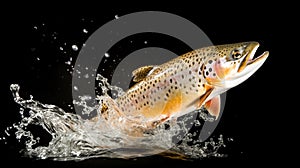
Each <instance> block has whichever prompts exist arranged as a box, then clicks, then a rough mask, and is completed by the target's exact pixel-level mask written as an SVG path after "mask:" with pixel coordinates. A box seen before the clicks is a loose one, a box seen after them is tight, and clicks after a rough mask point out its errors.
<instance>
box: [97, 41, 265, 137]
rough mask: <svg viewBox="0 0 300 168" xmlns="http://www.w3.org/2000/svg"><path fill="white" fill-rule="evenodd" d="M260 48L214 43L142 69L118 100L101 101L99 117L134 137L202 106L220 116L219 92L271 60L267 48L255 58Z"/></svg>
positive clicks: (212, 113)
mask: <svg viewBox="0 0 300 168" xmlns="http://www.w3.org/2000/svg"><path fill="white" fill-rule="evenodd" d="M258 47H259V43H258V42H243V43H234V44H225V45H217V46H209V47H204V48H200V49H197V50H194V51H191V52H188V53H186V54H183V55H181V56H178V57H177V58H175V59H172V60H170V61H168V62H166V63H164V64H161V65H149V66H144V67H140V68H138V69H136V70H134V71H133V81H134V82H136V84H135V85H133V86H132V87H131V88H130V89H128V90H127V91H126V92H125V93H124V94H123V95H121V96H120V97H118V98H116V99H111V98H107V97H106V98H103V99H102V100H101V105H100V107H99V110H98V111H99V116H101V117H102V118H103V119H104V120H105V121H106V122H108V124H110V125H111V126H112V127H116V128H118V129H120V130H122V131H124V132H126V133H128V134H129V135H133V136H140V135H143V134H144V133H145V132H147V130H151V129H154V128H156V127H157V126H158V125H160V124H162V123H164V122H166V121H168V120H170V119H171V118H177V117H179V116H182V115H185V114H187V113H190V112H192V111H194V110H197V109H200V108H202V107H204V108H206V109H207V111H208V113H209V114H210V115H211V116H214V117H215V118H216V119H217V118H218V116H219V113H220V94H222V93H224V92H226V91H227V90H228V89H230V88H232V87H235V86H237V85H239V84H240V83H242V82H244V81H245V80H246V79H248V78H249V77H250V76H251V75H252V74H253V73H255V72H256V71H257V70H258V69H259V68H260V67H261V66H262V65H263V63H264V62H265V60H266V59H267V57H268V55H269V52H268V51H266V52H264V53H263V54H261V55H260V56H258V57H256V58H254V55H255V52H256V50H257V48H258Z"/></svg>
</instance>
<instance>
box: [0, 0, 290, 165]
mask: <svg viewBox="0 0 300 168" xmlns="http://www.w3.org/2000/svg"><path fill="white" fill-rule="evenodd" d="M58 6H59V5H58ZM95 6H96V7H95ZM120 6H121V5H120ZM82 8H84V9H82ZM82 8H73V7H71V6H68V5H66V6H63V7H62V6H61V8H59V9H57V8H55V7H52V6H48V4H47V3H45V4H42V5H40V6H39V7H35V6H34V5H32V6H31V5H29V7H28V6H26V7H25V6H24V7H19V8H15V7H11V8H10V7H9V8H8V9H9V10H7V12H2V13H1V31H0V33H1V41H2V45H1V49H2V53H1V67H0V72H1V83H0V93H1V107H2V108H1V109H2V110H1V117H0V119H1V122H0V126H1V130H4V129H5V128H6V127H7V126H10V125H11V124H12V123H14V122H16V121H18V120H19V119H20V117H19V114H18V106H17V105H16V104H15V103H14V102H13V98H12V95H11V92H10V90H9V85H10V84H12V83H18V84H20V85H21V95H22V96H23V97H26V98H28V97H29V95H33V96H34V99H36V100H39V101H41V102H43V103H48V104H55V105H58V106H60V107H62V108H64V109H68V108H69V107H68V106H67V105H68V104H71V102H72V99H71V98H72V94H71V91H72V88H71V75H69V73H68V72H67V71H66V69H67V68H68V67H69V66H67V65H66V64H65V63H64V62H66V61H67V60H68V58H69V56H72V57H73V59H74V58H76V55H77V54H78V51H77V52H76V51H72V49H71V45H72V44H77V45H80V44H82V43H84V41H85V40H87V38H88V37H89V35H91V34H92V32H93V31H95V30H97V29H98V28H99V27H100V26H102V25H103V24H105V23H107V22H108V21H110V20H112V19H114V17H115V15H118V16H122V15H125V14H129V13H132V12H138V11H145V10H158V11H165V12H170V13H174V14H177V15H179V16H181V17H184V18H186V19H188V20H190V21H191V22H193V23H195V24H196V25H197V26H199V27H200V28H201V29H202V30H203V31H204V32H205V33H206V34H207V36H208V37H209V38H210V39H211V40H212V42H213V43H214V44H225V43H234V42H243V41H258V42H259V43H260V44H261V46H260V48H259V50H258V51H257V52H258V54H260V53H262V52H263V51H266V50H268V51H270V56H269V58H268V60H267V61H266V62H265V64H264V65H263V66H262V68H261V69H259V70H258V71H257V72H256V73H255V74H254V75H253V76H251V77H250V78H249V79H248V80H247V81H246V82H244V83H242V84H240V85H238V86H237V87H235V88H233V89H231V90H229V91H228V93H227V99H226V105H225V110H224V113H223V116H222V118H221V121H220V123H219V125H218V127H217V129H216V131H215V132H214V134H216V135H218V134H223V135H224V136H227V137H232V138H233V139H234V141H233V142H230V143H228V145H227V147H226V148H225V149H224V151H223V152H224V153H227V154H228V157H226V158H208V159H203V160H197V161H178V160H170V159H166V158H162V157H159V156H153V157H147V158H140V159H136V160H121V159H100V158H99V159H89V160H86V161H81V162H73V161H70V162H57V161H51V160H35V159H30V158H23V157H21V156H20V155H19V154H18V151H19V148H20V146H19V145H18V144H17V143H16V142H14V141H13V140H11V141H9V143H8V144H6V145H4V144H3V143H2V142H1V151H0V153H1V158H0V160H1V164H2V162H3V163H8V164H10V165H15V164H19V163H21V164H23V165H24V166H31V167H130V166H149V165H150V166H155V167H167V166H173V167H190V166H191V167H200V166H206V165H216V164H221V165H223V164H225V163H226V165H236V166H239V167H240V166H241V167H244V165H246V164H249V163H254V164H255V163H258V162H260V161H263V162H264V163H267V164H269V163H271V162H272V161H274V158H279V160H281V159H283V157H284V156H282V154H283V153H281V152H279V151H280V150H281V148H285V146H284V144H283V143H281V140H282V137H284V136H285V135H284V133H282V131H280V130H281V129H280V127H281V125H280V123H281V122H282V121H281V120H278V119H276V118H277V117H278V115H281V114H280V112H281V110H279V108H280V105H279V104H278V101H277V98H276V96H278V94H276V93H274V89H273V88H272V87H273V86H274V85H278V87H280V86H279V85H280V83H278V78H276V77H274V75H275V76H278V75H279V76H280V73H281V72H280V68H278V66H277V65H276V64H277V63H278V61H276V59H278V57H279V51H278V47H275V46H277V41H278V39H279V38H280V34H281V33H280V31H278V29H277V28H278V25H281V24H285V22H287V21H283V20H284V19H282V16H281V14H280V10H277V9H279V8H274V7H269V6H267V5H263V4H261V3H255V4H249V3H247V4H230V3H229V4H224V6H223V4H219V5H218V4H214V3H212V4H209V5H192V4H190V5H186V4H185V5H176V6H175V5H174V6H161V5H159V4H153V3H152V4H151V5H150V4H149V5H148V4H144V5H142V7H130V8H129V7H127V8H125V7H119V6H118V7H116V6H106V5H96V4H90V6H88V5H87V7H82ZM43 24H45V25H44V26H43ZM34 26H37V27H38V29H37V30H35V29H34ZM83 28H86V29H87V30H88V31H89V32H88V33H87V34H84V33H82V30H83ZM53 32H57V40H52V37H51V35H52V34H53ZM43 34H44V35H43ZM138 40H139V39H137V41H138ZM142 40H144V39H142ZM145 40H149V39H145ZM64 42H66V43H67V47H65V48H68V49H67V54H63V53H62V51H60V50H59V47H60V46H63V44H64ZM153 43H155V44H157V42H156V41H155V40H153ZM150 45H151V40H150V44H149V45H148V46H150ZM172 47H174V48H180V47H181V46H167V48H172ZM179 52H180V51H179ZM37 57H39V58H40V61H37ZM280 88H281V89H283V88H282V87H280ZM275 91H276V90H275ZM274 107H276V108H274ZM275 117H276V118H275ZM2 134H3V132H2V133H1V135H2ZM3 135H4V134H3ZM46 138H47V137H46ZM277 161H278V160H277Z"/></svg>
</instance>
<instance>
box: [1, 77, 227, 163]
mask: <svg viewBox="0 0 300 168" xmlns="http://www.w3.org/2000/svg"><path fill="white" fill-rule="evenodd" d="M96 80H99V81H100V87H101V90H102V92H103V95H104V96H99V97H98V98H97V99H98V101H99V102H101V99H103V98H105V97H106V96H108V94H107V91H109V90H111V91H112V90H113V91H115V92H117V96H120V95H122V94H123V93H124V92H123V90H122V89H121V88H119V87H116V86H111V85H109V83H108V82H107V79H106V78H104V77H102V76H101V75H98V77H97V79H96ZM10 89H11V91H12V94H13V97H14V100H15V102H16V103H17V104H19V105H20V106H21V108H20V114H21V118H22V119H21V121H19V122H18V123H15V124H13V126H12V127H10V128H11V129H13V128H14V129H15V136H16V139H17V140H19V141H20V140H21V139H25V147H26V148H25V150H24V151H23V152H24V154H25V155H26V156H29V157H36V158H39V159H46V158H50V159H54V160H84V159H88V158H94V157H108V158H134V157H143V156H149V155H154V154H158V153H159V154H160V155H162V156H165V157H172V158H177V159H186V158H203V157H209V156H214V157H223V156H224V154H220V153H219V152H218V150H219V149H220V148H221V147H225V144H224V141H223V137H222V135H220V136H219V137H217V138H216V139H213V138H210V140H207V141H205V142H201V141H200V140H199V139H198V138H197V137H198V136H199V135H198V134H197V133H196V132H194V133H193V132H190V131H189V127H188V125H190V124H191V123H194V125H195V126H200V125H201V121H202V122H203V121H208V122H212V121H213V118H210V117H209V116H208V115H207V114H206V113H205V112H204V110H198V111H195V112H192V113H190V114H187V115H185V116H183V117H180V118H178V119H177V121H176V122H174V121H172V120H171V121H169V122H167V123H166V124H164V125H161V126H159V127H158V128H157V129H156V130H154V131H153V133H152V134H151V135H149V136H143V137H131V136H128V135H126V134H124V133H122V132H121V131H119V130H117V129H114V128H112V127H110V125H109V124H108V123H107V122H105V121H104V120H102V119H101V117H96V118H97V120H94V119H83V118H82V117H81V116H80V115H77V114H73V113H69V112H65V111H64V110H63V109H61V108H59V107H57V106H55V105H49V104H43V103H41V102H38V101H36V100H33V99H32V97H31V99H29V100H25V99H23V98H22V97H20V95H19V89H20V86H19V85H17V84H12V85H11V86H10ZM89 98H90V97H88V96H82V97H80V99H81V100H80V101H74V105H77V106H81V107H83V114H84V113H85V114H90V113H91V112H93V111H96V110H97V108H98V107H99V105H101V104H99V105H96V106H94V107H90V106H87V105H86V104H87V103H86V101H87V100H88V99H89ZM197 113H199V114H200V115H199V118H196V119H195V114H197ZM29 125H38V126H41V127H42V128H43V129H45V130H46V131H47V132H48V133H49V134H50V135H51V141H50V142H49V144H48V146H41V145H39V141H40V138H39V137H35V136H33V134H32V132H31V131H30V129H29V128H28V126H29ZM7 136H11V135H10V134H8V133H7ZM2 139H5V138H2Z"/></svg>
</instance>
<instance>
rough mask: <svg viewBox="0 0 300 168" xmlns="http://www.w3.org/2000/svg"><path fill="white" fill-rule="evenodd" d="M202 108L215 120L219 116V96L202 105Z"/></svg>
mask: <svg viewBox="0 0 300 168" xmlns="http://www.w3.org/2000/svg"><path fill="white" fill-rule="evenodd" d="M204 107H205V108H206V109H207V111H208V112H209V114H210V115H212V116H215V117H216V119H217V118H218V116H219V114H220V109H221V98H220V95H219V96H216V97H214V98H212V99H210V100H209V101H207V102H206V103H205V104H204Z"/></svg>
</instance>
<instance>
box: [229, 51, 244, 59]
mask: <svg viewBox="0 0 300 168" xmlns="http://www.w3.org/2000/svg"><path fill="white" fill-rule="evenodd" d="M231 57H232V58H233V59H234V60H236V59H239V58H241V57H242V53H241V50H238V49H234V50H233V51H232V53H231Z"/></svg>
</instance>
